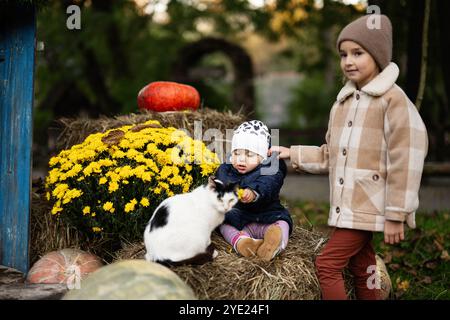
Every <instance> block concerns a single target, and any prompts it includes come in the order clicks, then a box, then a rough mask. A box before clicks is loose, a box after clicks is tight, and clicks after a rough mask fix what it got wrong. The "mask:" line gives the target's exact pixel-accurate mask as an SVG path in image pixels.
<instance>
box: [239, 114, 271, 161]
mask: <svg viewBox="0 0 450 320" xmlns="http://www.w3.org/2000/svg"><path fill="white" fill-rule="evenodd" d="M269 148H270V133H269V129H268V128H267V126H266V125H265V124H264V123H262V122H261V121H259V120H251V121H246V122H244V123H242V124H241V125H240V126H239V127H238V128H237V129H236V130H235V131H234V133H233V139H232V141H231V152H233V151H234V150H237V149H244V150H249V151H252V152H254V153H256V154H259V155H260V156H261V157H263V159H266V158H267V152H268V150H269Z"/></svg>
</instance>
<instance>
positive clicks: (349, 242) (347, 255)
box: [316, 228, 379, 300]
mask: <svg viewBox="0 0 450 320" xmlns="http://www.w3.org/2000/svg"><path fill="white" fill-rule="evenodd" d="M371 242H372V232H369V231H361V230H350V229H339V228H335V230H334V231H333V233H332V235H331V238H330V240H329V241H328V243H327V244H326V246H325V248H324V249H323V250H322V253H321V255H319V256H317V258H316V269H317V275H318V277H319V282H320V287H321V290H322V299H324V300H346V299H347V294H346V292H345V286H344V278H343V276H342V272H343V271H344V268H345V267H347V266H348V268H349V270H350V272H351V273H352V274H353V277H354V284H355V294H356V298H357V299H363V300H376V299H377V297H378V296H379V295H378V291H379V290H377V289H374V288H373V287H374V286H373V285H371V284H372V282H371V279H369V277H371V276H372V278H373V275H374V271H373V270H374V269H373V268H374V267H375V266H376V259H375V251H374V250H373V247H372V243H371ZM370 266H372V267H370Z"/></svg>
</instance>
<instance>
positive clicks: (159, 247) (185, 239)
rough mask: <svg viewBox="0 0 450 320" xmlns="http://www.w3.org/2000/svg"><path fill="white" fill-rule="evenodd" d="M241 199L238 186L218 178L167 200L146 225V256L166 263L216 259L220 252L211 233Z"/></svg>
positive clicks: (198, 261)
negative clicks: (215, 248) (217, 250)
mask: <svg viewBox="0 0 450 320" xmlns="http://www.w3.org/2000/svg"><path fill="white" fill-rule="evenodd" d="M237 201H238V196H237V185H236V184H228V185H224V184H223V182H222V181H220V180H217V179H215V177H210V178H209V179H208V183H207V184H205V185H202V186H200V187H198V188H196V189H194V190H193V191H191V192H189V193H185V194H179V195H175V196H173V197H170V198H167V199H165V200H164V201H163V202H162V203H161V204H160V205H159V206H158V207H157V208H156V210H155V212H154V213H153V215H152V217H151V219H150V221H149V223H148V224H147V227H146V228H145V231H144V243H145V248H146V250H147V253H146V255H145V259H146V260H148V261H155V262H159V263H161V264H165V265H181V264H203V263H206V262H208V261H212V260H213V259H214V258H215V257H216V256H217V252H216V251H215V250H214V247H213V245H212V244H211V233H212V232H213V231H214V229H215V228H217V227H218V226H219V225H220V224H221V223H222V222H223V220H224V218H225V213H226V212H227V211H229V210H230V209H231V208H232V207H233V206H234V205H235V204H236V203H237Z"/></svg>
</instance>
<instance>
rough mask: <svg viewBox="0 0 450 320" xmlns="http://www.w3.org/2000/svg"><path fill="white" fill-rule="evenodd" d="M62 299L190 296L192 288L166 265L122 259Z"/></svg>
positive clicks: (146, 298) (140, 298)
mask: <svg viewBox="0 0 450 320" xmlns="http://www.w3.org/2000/svg"><path fill="white" fill-rule="evenodd" d="M63 299H64V300H119V299H120V300H190V299H196V297H195V295H194V293H193V291H192V289H191V288H190V287H189V286H188V285H186V283H184V282H183V280H181V279H180V278H179V277H178V276H177V275H176V274H175V273H174V272H173V271H171V270H170V269H168V268H166V267H164V266H162V265H160V264H157V263H152V262H147V261H145V260H124V261H120V262H116V263H113V264H110V265H108V266H106V267H103V268H100V269H99V270H97V271H95V272H94V273H92V274H90V275H89V276H88V277H87V278H86V279H85V280H82V281H81V288H80V289H73V290H71V291H69V292H68V293H67V294H66V295H65V296H64V298H63Z"/></svg>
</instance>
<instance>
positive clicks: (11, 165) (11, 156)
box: [0, 2, 36, 272]
mask: <svg viewBox="0 0 450 320" xmlns="http://www.w3.org/2000/svg"><path fill="white" fill-rule="evenodd" d="M0 7H1V8H0V187H1V189H0V265H5V266H8V267H12V268H16V269H18V270H20V271H22V272H26V271H27V270H28V267H29V265H28V264H29V261H28V248H29V216H30V191H31V148H32V132H33V123H32V111H33V93H34V92H33V77H34V64H35V43H36V41H35V39H36V20H35V9H34V6H33V5H31V4H17V3H14V2H9V3H8V4H0Z"/></svg>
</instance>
